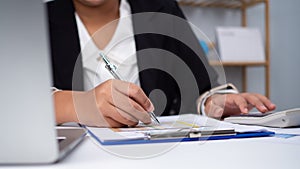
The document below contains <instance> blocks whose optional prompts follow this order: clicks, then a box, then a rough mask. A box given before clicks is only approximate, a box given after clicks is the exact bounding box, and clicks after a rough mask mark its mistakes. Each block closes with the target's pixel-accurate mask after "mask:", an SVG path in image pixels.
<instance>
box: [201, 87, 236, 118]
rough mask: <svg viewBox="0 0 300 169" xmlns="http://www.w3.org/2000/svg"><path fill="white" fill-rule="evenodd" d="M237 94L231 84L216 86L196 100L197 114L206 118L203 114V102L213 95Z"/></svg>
mask: <svg viewBox="0 0 300 169" xmlns="http://www.w3.org/2000/svg"><path fill="white" fill-rule="evenodd" d="M230 93H231V94H237V93H239V91H238V90H237V88H236V87H235V86H234V85H233V84H231V83H227V84H224V85H220V86H217V87H215V88H212V89H211V90H209V91H207V92H205V93H203V94H202V95H201V96H200V97H199V98H198V99H197V112H198V113H199V114H200V115H204V116H206V113H205V102H206V100H207V99H208V98H209V97H210V96H212V95H214V94H230Z"/></svg>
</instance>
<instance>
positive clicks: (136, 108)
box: [55, 80, 154, 127]
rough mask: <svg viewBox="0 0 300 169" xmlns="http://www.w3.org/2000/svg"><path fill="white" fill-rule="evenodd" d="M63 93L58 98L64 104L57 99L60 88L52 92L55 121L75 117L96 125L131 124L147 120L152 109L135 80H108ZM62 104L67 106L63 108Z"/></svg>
mask: <svg viewBox="0 0 300 169" xmlns="http://www.w3.org/2000/svg"><path fill="white" fill-rule="evenodd" d="M65 94H68V95H69V96H68V97H67V98H65V101H63V100H61V101H62V102H64V103H65V104H61V103H59V102H58V101H59V100H60V99H59V96H60V97H64V91H62V92H57V93H56V94H55V102H56V103H57V104H56V106H55V107H56V114H57V115H58V118H57V121H58V122H59V123H62V122H67V121H76V122H79V123H81V124H85V125H89V126H97V127H122V126H135V125H137V124H138V122H139V121H141V122H143V123H145V124H149V123H151V118H150V115H149V113H148V112H150V111H153V110H154V107H153V105H152V103H151V101H150V100H149V98H148V97H147V96H146V94H145V93H144V92H143V90H142V89H141V88H140V87H138V86H136V85H135V84H132V83H128V82H124V81H120V80H108V81H106V82H104V83H102V84H100V85H99V86H97V87H96V88H95V89H93V90H90V91H88V92H75V91H73V92H72V91H69V92H68V93H66V92H65ZM70 94H71V95H70ZM62 106H66V107H69V108H68V109H66V108H65V112H63V109H61V107H62ZM61 115H64V116H61Z"/></svg>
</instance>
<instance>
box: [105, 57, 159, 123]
mask: <svg viewBox="0 0 300 169" xmlns="http://www.w3.org/2000/svg"><path fill="white" fill-rule="evenodd" d="M99 55H100V56H101V58H102V59H103V61H104V62H105V68H106V69H107V70H108V71H109V73H110V74H111V75H112V76H113V77H114V78H115V79H118V80H122V79H121V76H120V75H119V74H118V72H117V67H116V66H115V65H114V64H112V63H110V61H109V60H108V58H107V57H106V56H105V55H104V54H103V53H102V52H99ZM149 113H150V116H151V119H152V120H153V121H155V122H156V123H157V124H160V122H159V121H158V119H157V118H156V116H155V114H154V113H153V112H149Z"/></svg>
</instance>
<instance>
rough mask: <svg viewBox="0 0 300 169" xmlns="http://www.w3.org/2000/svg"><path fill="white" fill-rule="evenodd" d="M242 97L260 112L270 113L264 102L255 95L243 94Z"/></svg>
mask: <svg viewBox="0 0 300 169" xmlns="http://www.w3.org/2000/svg"><path fill="white" fill-rule="evenodd" d="M242 95H243V96H244V98H245V99H246V100H247V102H249V103H250V104H252V105H253V106H255V107H256V109H257V110H258V111H260V112H267V111H268V109H267V108H266V106H265V105H264V104H263V102H262V101H261V100H260V99H259V98H258V97H256V96H255V95H253V94H249V93H245V94H242Z"/></svg>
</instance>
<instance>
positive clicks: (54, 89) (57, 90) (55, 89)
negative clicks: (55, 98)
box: [50, 87, 62, 95]
mask: <svg viewBox="0 0 300 169" xmlns="http://www.w3.org/2000/svg"><path fill="white" fill-rule="evenodd" d="M50 90H51V92H52V95H54V94H55V93H56V92H59V91H62V90H60V89H58V88H56V87H50Z"/></svg>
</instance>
